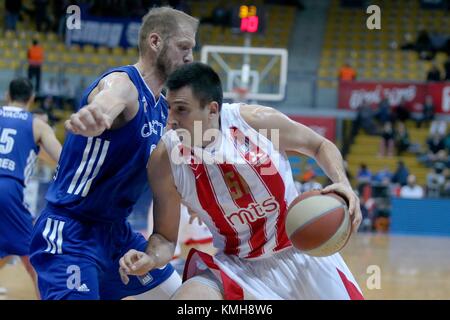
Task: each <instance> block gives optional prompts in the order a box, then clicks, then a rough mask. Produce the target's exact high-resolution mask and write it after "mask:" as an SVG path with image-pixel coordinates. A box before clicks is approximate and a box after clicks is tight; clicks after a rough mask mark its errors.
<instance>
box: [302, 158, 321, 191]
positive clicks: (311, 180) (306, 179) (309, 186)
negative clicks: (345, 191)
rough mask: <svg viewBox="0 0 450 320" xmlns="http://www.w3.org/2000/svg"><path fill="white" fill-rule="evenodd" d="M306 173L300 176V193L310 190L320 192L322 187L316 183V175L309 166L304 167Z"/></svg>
mask: <svg viewBox="0 0 450 320" xmlns="http://www.w3.org/2000/svg"><path fill="white" fill-rule="evenodd" d="M305 169H306V171H305V173H304V174H303V176H302V180H303V183H302V193H303V192H308V191H311V190H321V189H322V185H321V184H320V183H319V182H318V181H316V173H315V172H314V169H313V167H312V166H311V165H308V166H306V168H305Z"/></svg>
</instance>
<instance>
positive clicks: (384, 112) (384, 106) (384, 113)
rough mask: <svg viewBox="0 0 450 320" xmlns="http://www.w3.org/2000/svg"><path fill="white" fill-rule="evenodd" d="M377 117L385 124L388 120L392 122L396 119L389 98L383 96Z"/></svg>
mask: <svg viewBox="0 0 450 320" xmlns="http://www.w3.org/2000/svg"><path fill="white" fill-rule="evenodd" d="M375 117H376V118H377V119H378V121H379V122H380V124H381V125H382V126H384V124H385V123H386V122H392V121H393V120H394V116H393V114H392V107H391V105H390V104H389V100H388V98H383V99H382V100H381V102H380V104H379V105H378V110H377V112H376V114H375Z"/></svg>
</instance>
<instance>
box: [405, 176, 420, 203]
mask: <svg viewBox="0 0 450 320" xmlns="http://www.w3.org/2000/svg"><path fill="white" fill-rule="evenodd" d="M423 196H424V192H423V188H422V187H421V186H419V185H418V184H417V183H416V176H414V175H412V174H410V175H409V176H408V183H407V184H406V185H405V186H403V187H402V188H401V190H400V197H401V198H409V199H421V198H423Z"/></svg>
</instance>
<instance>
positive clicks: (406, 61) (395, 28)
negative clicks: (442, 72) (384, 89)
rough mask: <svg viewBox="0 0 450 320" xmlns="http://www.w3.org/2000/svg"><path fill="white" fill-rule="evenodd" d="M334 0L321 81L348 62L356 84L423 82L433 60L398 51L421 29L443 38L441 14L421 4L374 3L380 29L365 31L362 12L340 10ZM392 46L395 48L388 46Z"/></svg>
mask: <svg viewBox="0 0 450 320" xmlns="http://www.w3.org/2000/svg"><path fill="white" fill-rule="evenodd" d="M339 2H340V1H339V0H332V4H331V6H330V8H329V12H328V17H327V24H326V31H325V35H324V41H323V47H322V57H321V62H320V68H319V71H318V75H319V77H323V78H333V79H336V77H337V74H338V70H339V68H340V67H341V66H342V65H343V64H344V63H345V62H346V61H349V62H350V64H351V65H352V66H353V67H354V68H355V69H356V71H357V74H358V80H384V81H386V80H393V81H401V80H409V81H423V80H425V77H426V73H427V71H428V69H429V68H430V67H431V64H432V62H430V61H423V60H419V58H418V55H417V53H416V52H413V51H403V50H400V46H401V45H402V44H404V43H405V39H404V36H405V34H407V33H409V34H410V35H411V37H412V39H413V41H415V39H416V36H417V33H418V31H419V29H420V28H421V27H423V26H426V28H427V30H428V31H429V32H438V33H443V34H446V33H448V30H450V19H449V18H448V16H446V15H445V12H444V10H424V9H421V8H420V4H419V1H407V0H401V1H400V0H399V1H392V0H382V1H380V0H378V1H371V2H370V4H379V5H380V7H381V8H382V12H381V30H371V31H369V30H368V29H367V28H366V20H367V17H368V16H369V15H368V14H366V13H365V11H364V10H361V9H360V8H358V9H352V8H343V7H341V6H339ZM393 43H395V44H396V45H397V47H398V48H397V49H393V48H392V47H391V45H392V44H393ZM445 59H446V55H445V54H443V53H438V54H437V56H436V58H435V62H436V64H437V65H438V66H439V67H441V66H442V64H443V62H444V60H445ZM319 86H320V87H329V88H330V87H336V86H337V82H336V81H329V80H323V81H320V82H319Z"/></svg>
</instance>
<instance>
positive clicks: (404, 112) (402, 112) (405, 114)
mask: <svg viewBox="0 0 450 320" xmlns="http://www.w3.org/2000/svg"><path fill="white" fill-rule="evenodd" d="M409 118H410V112H409V109H408V106H407V105H406V100H405V99H404V98H402V99H401V101H400V104H399V105H398V106H397V107H396V108H395V120H398V121H401V122H405V121H406V120H408V119H409Z"/></svg>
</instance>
